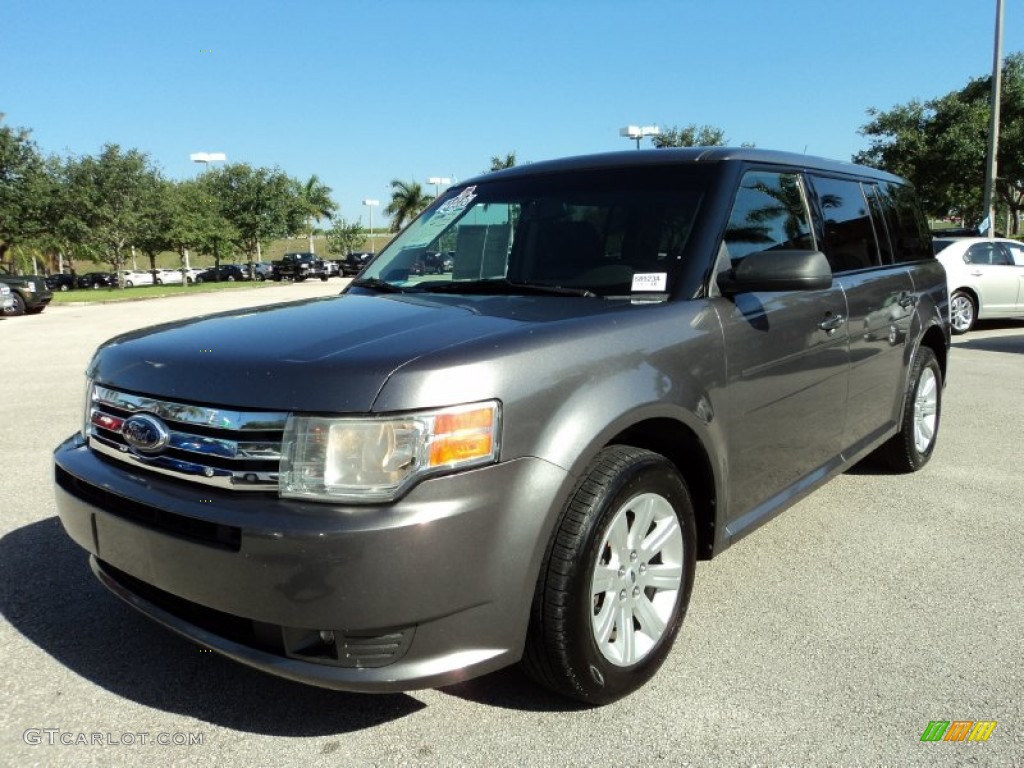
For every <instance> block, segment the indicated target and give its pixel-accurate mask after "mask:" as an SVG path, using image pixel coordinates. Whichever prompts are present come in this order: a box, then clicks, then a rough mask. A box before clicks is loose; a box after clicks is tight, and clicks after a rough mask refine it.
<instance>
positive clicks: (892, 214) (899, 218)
mask: <svg viewBox="0 0 1024 768" xmlns="http://www.w3.org/2000/svg"><path fill="white" fill-rule="evenodd" d="M879 194H880V196H881V200H882V203H883V205H884V206H885V209H886V221H887V222H888V224H889V232H890V233H891V234H892V246H893V258H894V259H895V260H896V261H897V262H908V261H921V260H922V259H930V258H932V256H933V251H932V245H931V239H932V238H931V233H930V232H929V231H928V223H927V222H926V221H925V218H924V214H923V213H921V208H920V206H919V205H918V203H917V195H916V194H915V193H914V190H913V188H911V187H909V186H906V185H905V184H891V183H885V184H881V185H879ZM938 250H939V249H936V251H935V252H938Z"/></svg>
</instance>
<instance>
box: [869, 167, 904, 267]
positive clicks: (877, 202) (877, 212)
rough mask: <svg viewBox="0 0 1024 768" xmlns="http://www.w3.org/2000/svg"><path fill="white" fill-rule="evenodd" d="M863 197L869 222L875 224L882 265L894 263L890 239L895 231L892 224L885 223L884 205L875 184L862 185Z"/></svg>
mask: <svg viewBox="0 0 1024 768" xmlns="http://www.w3.org/2000/svg"><path fill="white" fill-rule="evenodd" d="M862 186H863V188H864V197H865V198H867V201H868V208H869V209H870V210H871V220H872V221H873V222H874V224H875V238H876V239H877V241H878V248H879V250H880V252H881V255H882V263H883V264H891V263H892V262H893V261H894V258H893V249H892V241H891V239H890V238H891V237H893V233H894V232H895V231H896V230H895V229H892V228H891V227H892V224H891V223H890V222H888V221H887V219H886V215H885V204H884V203H883V201H882V198H881V193H880V192H879V191H878V185H876V184H862Z"/></svg>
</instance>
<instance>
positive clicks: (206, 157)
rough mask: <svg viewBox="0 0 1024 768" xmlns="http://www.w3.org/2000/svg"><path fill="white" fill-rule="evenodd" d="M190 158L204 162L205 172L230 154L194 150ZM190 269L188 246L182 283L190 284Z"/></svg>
mask: <svg viewBox="0 0 1024 768" xmlns="http://www.w3.org/2000/svg"><path fill="white" fill-rule="evenodd" d="M188 159H189V160H191V161H192V162H193V163H202V165H203V172H204V173H205V172H206V170H207V169H208V168H209V167H210V163H223V162H226V161H227V159H228V156H227V155H226V154H224V153H223V152H193V153H192V154H190V155H189V156H188ZM214 245H215V246H216V244H214ZM189 269H190V267H189V263H188V248H186V249H185V269H184V270H183V271H182V275H181V284H182V285H185V286H187V285H188V271H189Z"/></svg>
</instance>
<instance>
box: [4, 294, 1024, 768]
mask: <svg viewBox="0 0 1024 768" xmlns="http://www.w3.org/2000/svg"><path fill="white" fill-rule="evenodd" d="M340 287H341V283H340V282H338V281H337V280H333V281H331V282H329V283H319V282H316V283H304V284H298V285H290V284H288V285H281V286H274V287H271V288H264V289H260V290H254V291H239V292H223V293H216V294H200V295H193V296H189V297H182V298H174V299H165V300H148V301H140V302H131V303H126V304H107V305H69V306H51V307H49V308H48V309H47V310H46V311H45V312H44V313H43V314H42V315H38V316H32V317H22V318H7V319H0V349H2V350H3V358H2V361H0V510H2V515H0V524H2V533H0V615H2V617H3V620H2V621H0V649H2V659H3V674H2V676H0V690H2V698H0V765H10V766H29V765H46V766H65V765H66V766H82V765H96V766H120V765H126V766H127V765H131V766H136V765H161V766H164V765H205V764H210V763H217V764H220V765H290V764H300V763H301V764H303V765H309V766H314V765H345V766H377V765H380V766H390V765H437V766H458V765H467V766H477V765H480V766H483V765H486V766H492V765H493V766H592V765H606V766H627V765H628V766H648V765H666V766H681V765H694V766H708V765H745V766H753V765H758V766H774V765H791V766H792V765H830V766H846V765H850V766H852V765H888V766H895V765H920V766H931V765H950V766H952V765H1001V766H1024V708H1022V704H1021V693H1022V691H1024V653H1022V649H1024V641H1022V638H1024V559H1022V557H1021V552H1022V550H1024V546H1022V545H1024V534H1022V512H1024V471H1022V469H1024V467H1022V465H1024V449H1022V447H1021V446H1022V445H1024V438H1022V435H1024V383H1022V382H1024V323H1004V324H1000V325H992V324H988V325H983V326H982V327H981V328H980V329H979V330H978V331H975V332H973V333H971V334H968V335H966V336H963V337H957V338H956V339H955V342H954V350H953V352H952V355H951V362H950V372H949V377H948V378H949V383H948V386H947V388H946V390H945V399H944V403H943V414H942V422H941V428H940V435H939V442H938V446H937V449H936V453H935V455H934V457H933V459H932V461H931V463H930V464H929V465H928V466H927V467H926V468H925V470H923V471H922V472H919V473H917V474H915V475H909V476H892V475H884V474H878V473H877V472H875V471H873V470H870V469H865V468H860V467H858V468H855V469H854V470H853V471H851V472H848V473H847V474H845V475H843V476H841V477H839V478H837V479H835V480H834V481H832V482H831V483H829V484H828V485H827V486H825V487H824V488H822V489H820V490H818V491H817V492H815V493H814V494H812V495H811V496H810V497H809V498H807V499H806V500H804V501H803V502H801V503H800V504H798V505H797V506H795V507H793V508H792V509H790V510H788V511H786V512H785V513H783V514H782V515H781V516H780V517H778V518H776V519H775V520H774V521H772V522H771V523H769V524H768V525H767V526H765V527H763V528H761V529H760V530H758V531H757V532H755V533H754V534H752V535H751V536H749V537H747V538H746V539H744V540H743V541H742V542H740V543H739V544H737V545H736V546H734V547H732V548H731V549H729V550H728V551H726V552H725V553H723V554H722V555H721V556H719V557H718V558H716V559H715V560H714V561H711V562H705V563H700V564H698V566H697V580H696V586H695V588H694V592H693V599H692V603H691V607H690V611H689V614H688V617H687V619H686V622H685V623H684V625H683V629H682V631H681V633H680V636H679V639H678V641H677V643H676V647H675V648H674V650H673V652H672V653H671V654H670V656H669V658H668V660H667V662H666V664H665V666H664V667H663V668H662V670H661V672H660V673H659V675H658V676H656V677H655V679H654V680H653V681H652V682H651V683H650V684H649V685H647V686H646V687H645V688H644V689H642V690H641V691H640V692H639V693H637V694H635V695H633V696H631V697H629V698H627V699H625V700H623V701H620V702H618V703H616V704H613V705H610V706H607V707H604V708H601V709H584V708H580V707H577V706H574V705H572V704H567V703H566V702H563V701H561V700H558V699H554V698H552V697H550V696H549V695H547V694H545V693H544V692H542V691H540V690H539V689H537V688H535V687H533V685H532V684H531V683H529V682H528V681H527V680H526V679H525V678H523V677H522V676H521V674H520V673H519V672H518V671H517V670H515V669H510V670H505V671H502V672H499V673H496V674H493V675H489V676H486V677H483V678H480V679H477V680H473V681H469V682H466V683H463V684H460V685H456V686H452V687H449V688H444V689H438V690H428V691H417V692H413V693H409V694H394V695H384V696H367V695H356V694H347V693H339V692H332V691H326V690H320V689H316V688H310V687H305V686H302V685H299V684H295V683H291V682H287V681H284V680H279V679H276V678H273V677H270V676H267V675H264V674H261V673H258V672H255V671H252V670H249V669H247V668H245V667H243V666H240V665H238V664H235V663H233V662H231V661H228V660H225V659H222V658H220V657H219V656H217V655H215V654H211V653H204V652H201V651H200V650H199V649H198V648H197V647H195V646H193V645H191V644H189V643H187V642H185V641H183V640H180V639H179V638H177V637H176V636H174V635H172V634H170V633H169V632H167V631H165V630H163V629H161V628H160V627H158V626H155V625H153V624H151V623H150V622H149V621H147V620H146V619H144V618H143V617H142V616H140V615H137V614H135V613H134V612H133V611H132V610H131V609H129V608H127V607H125V606H124V605H122V604H121V603H120V602H119V601H118V600H117V599H116V598H114V597H113V596H111V595H109V594H108V593H107V592H106V591H105V590H104V589H103V588H102V587H101V586H99V584H98V583H97V582H96V581H95V579H94V578H93V576H92V574H91V573H90V571H89V568H88V565H87V562H86V557H85V554H84V552H82V551H81V550H80V549H79V548H78V547H77V546H75V545H73V544H72V543H71V541H70V540H69V539H68V538H67V536H66V535H65V534H64V532H63V530H62V529H61V527H60V524H59V522H58V520H57V518H56V516H55V508H54V502H53V492H52V464H51V458H50V453H51V451H52V450H53V448H54V446H56V445H57V443H58V442H60V441H61V440H63V439H64V438H65V437H67V436H68V435H70V434H71V433H73V432H74V431H76V430H77V429H78V425H79V421H80V413H81V407H82V401H83V372H84V369H85V366H86V364H87V362H88V359H89V357H90V355H91V354H92V351H93V349H94V348H95V347H96V345H97V344H98V343H100V342H101V341H103V340H104V339H106V338H108V337H110V336H112V335H115V334H116V333H120V332H123V331H128V330H132V329H135V328H138V327H142V326H145V325H151V324H155V323H160V322H165V321H169V320H173V319H177V318H181V317H189V316H194V315H196V314H203V313H207V312H211V311H220V310H226V309H232V308H240V307H245V306H248V305H250V304H254V303H259V304H264V303H272V302H276V301H288V300H293V299H300V298H305V297H312V296H323V295H329V294H335V293H337V292H338V290H339V289H340ZM254 343H258V340H254ZM424 576H425V577H428V576H429V575H428V574H424ZM934 720H949V721H956V720H961V721H966V720H973V721H981V720H985V721H996V723H997V725H996V727H995V729H994V730H993V731H992V734H991V736H990V737H989V739H988V741H986V742H976V743H971V742H966V741H965V742H936V743H929V742H921V741H920V738H921V735H922V732H923V731H924V730H925V728H926V727H927V726H928V724H929V722H930V721H934ZM190 741H191V742H192V743H191V744H190V743H189V742H190ZM161 742H164V743H161ZM182 742H184V743H182ZM196 742H200V743H196Z"/></svg>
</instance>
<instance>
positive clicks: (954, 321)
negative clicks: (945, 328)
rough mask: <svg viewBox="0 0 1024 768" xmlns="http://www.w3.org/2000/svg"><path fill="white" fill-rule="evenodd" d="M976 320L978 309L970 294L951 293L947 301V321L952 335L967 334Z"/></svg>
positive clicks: (963, 292)
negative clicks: (951, 329)
mask: <svg viewBox="0 0 1024 768" xmlns="http://www.w3.org/2000/svg"><path fill="white" fill-rule="evenodd" d="M977 319H978V307H977V305H976V304H975V302H974V298H973V297H972V296H971V294H969V293H966V292H965V291H953V295H952V296H951V297H950V299H949V320H950V325H951V326H952V328H953V333H956V334H961V333H967V332H968V331H969V330H971V328H973V327H974V321H975V320H977Z"/></svg>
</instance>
